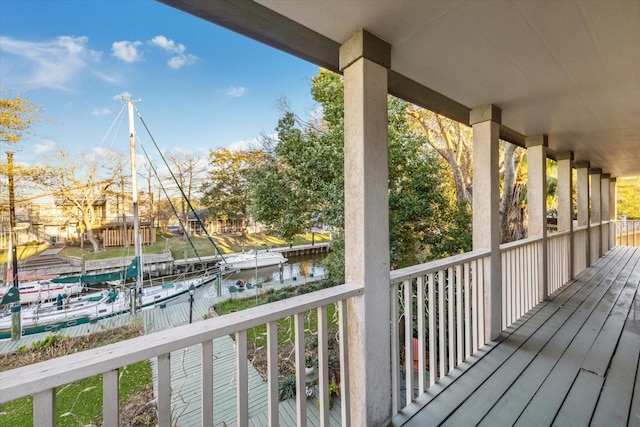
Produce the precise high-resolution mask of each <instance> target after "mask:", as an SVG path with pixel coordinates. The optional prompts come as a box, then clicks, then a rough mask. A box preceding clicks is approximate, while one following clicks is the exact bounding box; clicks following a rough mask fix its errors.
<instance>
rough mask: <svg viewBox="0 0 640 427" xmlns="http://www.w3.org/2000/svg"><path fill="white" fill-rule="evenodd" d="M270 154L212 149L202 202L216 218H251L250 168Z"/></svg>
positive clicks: (203, 187)
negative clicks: (249, 196) (249, 199)
mask: <svg viewBox="0 0 640 427" xmlns="http://www.w3.org/2000/svg"><path fill="white" fill-rule="evenodd" d="M266 159H267V155H266V153H265V152H263V151H260V150H253V151H232V150H229V149H226V148H219V149H216V150H211V151H210V152H209V162H210V166H211V168H210V170H209V172H208V175H209V179H208V180H207V182H205V183H204V184H203V185H202V189H201V190H202V194H203V196H202V199H201V203H202V204H203V205H204V206H206V207H207V208H208V209H209V212H210V214H211V216H213V217H214V218H216V217H218V218H222V219H227V218H242V219H244V220H245V221H248V219H249V213H248V207H247V203H248V194H249V182H248V180H247V174H248V171H249V170H251V169H252V168H255V167H258V166H260V165H262V164H264V163H265V161H266Z"/></svg>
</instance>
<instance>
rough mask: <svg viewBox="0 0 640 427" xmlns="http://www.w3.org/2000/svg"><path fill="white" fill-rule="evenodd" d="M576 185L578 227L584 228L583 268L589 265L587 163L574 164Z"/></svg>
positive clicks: (589, 227) (589, 217)
mask: <svg viewBox="0 0 640 427" xmlns="http://www.w3.org/2000/svg"><path fill="white" fill-rule="evenodd" d="M575 168H576V181H577V184H578V227H586V228H587V230H586V239H585V240H586V241H585V246H586V247H585V248H584V252H585V256H586V258H585V263H586V264H585V266H586V267H589V266H590V265H591V255H590V254H591V250H590V248H591V243H590V241H591V211H590V210H589V162H576V163H575Z"/></svg>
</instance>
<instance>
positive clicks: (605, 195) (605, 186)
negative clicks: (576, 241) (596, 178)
mask: <svg viewBox="0 0 640 427" xmlns="http://www.w3.org/2000/svg"><path fill="white" fill-rule="evenodd" d="M610 179H611V175H609V174H608V173H603V174H602V175H601V179H600V195H601V197H602V203H601V207H602V222H605V223H606V225H602V227H600V236H601V238H600V239H601V242H600V248H601V253H602V254H603V255H604V254H605V253H607V252H608V251H609V249H610V246H609V230H610V226H609V180H610Z"/></svg>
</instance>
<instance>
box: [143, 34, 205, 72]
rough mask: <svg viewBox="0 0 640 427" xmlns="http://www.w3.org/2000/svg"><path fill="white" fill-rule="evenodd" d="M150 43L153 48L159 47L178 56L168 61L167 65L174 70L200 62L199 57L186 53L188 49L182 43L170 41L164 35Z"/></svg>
mask: <svg viewBox="0 0 640 427" xmlns="http://www.w3.org/2000/svg"><path fill="white" fill-rule="evenodd" d="M149 43H150V44H151V45H152V46H155V47H159V48H160V49H162V50H164V51H165V52H169V53H172V54H176V55H175V56H172V57H171V58H169V60H167V65H168V66H169V67H171V68H173V69H174V70H179V69H180V68H182V67H184V66H185V65H191V64H194V63H195V62H196V61H197V60H198V57H197V56H195V55H191V54H190V53H186V52H187V48H186V46H185V45H183V44H182V43H176V42H175V41H173V40H171V39H168V38H166V37H165V36H163V35H159V36H155V37H154V38H152V39H151V40H149Z"/></svg>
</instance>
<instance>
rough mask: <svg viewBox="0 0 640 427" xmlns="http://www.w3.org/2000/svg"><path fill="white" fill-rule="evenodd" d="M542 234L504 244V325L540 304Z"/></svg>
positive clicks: (501, 250) (502, 247)
mask: <svg viewBox="0 0 640 427" xmlns="http://www.w3.org/2000/svg"><path fill="white" fill-rule="evenodd" d="M541 245H542V239H540V238H528V239H522V240H518V241H515V242H511V243H504V244H502V245H500V253H501V256H502V328H503V329H504V328H506V327H508V326H509V325H511V324H512V323H513V322H515V321H516V320H518V319H519V318H520V317H521V316H522V315H523V314H525V313H526V312H527V311H529V310H531V309H532V308H533V307H535V306H536V304H538V302H540V301H539V298H538V281H539V279H538V278H539V271H538V265H539V261H540V260H539V253H540V251H539V249H540V246H541Z"/></svg>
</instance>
